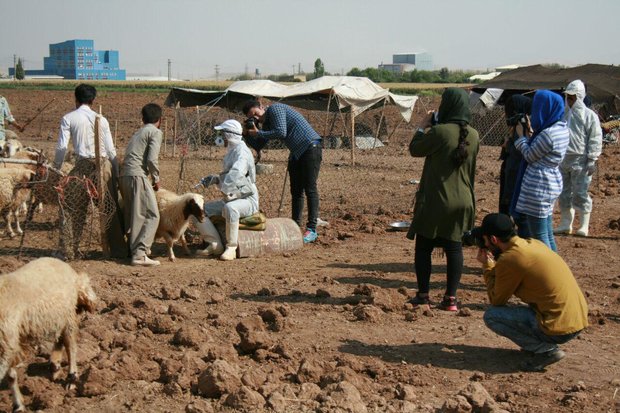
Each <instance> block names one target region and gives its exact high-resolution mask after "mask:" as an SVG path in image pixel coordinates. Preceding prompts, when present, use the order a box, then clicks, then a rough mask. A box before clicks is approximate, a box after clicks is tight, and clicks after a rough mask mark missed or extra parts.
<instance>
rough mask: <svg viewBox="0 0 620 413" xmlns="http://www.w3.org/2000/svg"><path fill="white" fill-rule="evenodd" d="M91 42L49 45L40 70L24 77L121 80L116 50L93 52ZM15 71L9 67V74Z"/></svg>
mask: <svg viewBox="0 0 620 413" xmlns="http://www.w3.org/2000/svg"><path fill="white" fill-rule="evenodd" d="M94 43H95V42H94V41H93V40H67V41H66V42H62V43H55V44H50V55H49V56H48V57H44V58H43V70H26V71H25V75H26V77H41V76H62V77H63V78H64V79H77V80H125V69H120V68H119V56H118V50H95V48H94ZM14 73H15V68H12V67H10V68H9V75H11V76H12V75H13V74H14Z"/></svg>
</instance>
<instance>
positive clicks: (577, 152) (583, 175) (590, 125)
mask: <svg viewBox="0 0 620 413" xmlns="http://www.w3.org/2000/svg"><path fill="white" fill-rule="evenodd" d="M564 93H565V95H566V103H567V108H568V110H567V113H566V121H567V123H568V129H569V136H570V141H569V144H568V149H567V150H566V156H565V157H564V160H563V161H562V163H561V164H560V172H561V173H562V181H563V189H562V193H561V194H560V197H559V205H560V212H561V216H562V217H561V220H560V225H559V226H558V227H557V228H556V229H555V231H554V232H555V233H556V234H572V233H573V228H572V227H573V220H574V218H575V212H578V214H579V215H578V217H579V223H580V225H579V228H577V230H576V231H575V232H574V234H575V235H578V236H582V237H587V236H588V227H589V225H590V213H591V212H592V198H591V197H590V195H589V194H588V188H589V187H590V182H591V181H592V174H593V173H594V171H595V170H596V161H597V159H598V157H599V155H600V154H601V149H602V145H603V133H602V131H601V125H600V122H599V119H598V116H597V114H596V113H594V111H593V110H591V109H589V108H587V107H586V105H585V103H584V98H585V96H586V88H585V85H584V84H583V82H582V81H581V80H574V81H572V82H571V83H569V84H568V86H567V87H566V90H565V91H564Z"/></svg>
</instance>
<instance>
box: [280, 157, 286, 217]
mask: <svg viewBox="0 0 620 413" xmlns="http://www.w3.org/2000/svg"><path fill="white" fill-rule="evenodd" d="M287 179H288V163H287V165H286V172H284V184H282V195H280V206H279V207H278V216H280V214H282V207H283V206H284V191H285V190H286V180H287Z"/></svg>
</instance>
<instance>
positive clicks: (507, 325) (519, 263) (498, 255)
mask: <svg viewBox="0 0 620 413" xmlns="http://www.w3.org/2000/svg"><path fill="white" fill-rule="evenodd" d="M471 236H472V237H474V238H476V240H477V241H476V243H477V244H478V245H479V246H480V245H482V244H484V247H481V248H479V250H478V256H477V259H478V261H479V262H480V263H481V264H482V269H483V273H484V282H485V284H486V287H487V293H488V295H489V301H490V303H491V307H489V308H488V309H487V310H486V311H485V313H484V322H485V324H486V325H487V327H488V328H490V329H491V330H492V331H494V332H495V333H497V334H499V335H501V336H504V337H506V338H508V339H510V340H512V341H513V342H514V343H515V344H517V345H518V346H519V347H521V348H522V349H523V350H525V351H527V352H529V353H530V358H529V360H527V361H526V362H525V363H523V365H522V366H521V367H522V369H523V370H528V371H542V370H544V369H545V367H546V366H548V365H550V364H553V363H556V362H558V361H560V360H561V359H563V358H564V357H565V355H566V354H565V353H564V352H563V351H562V350H560V349H559V347H558V344H563V343H566V342H568V341H569V340H571V339H573V338H575V337H576V336H577V335H579V333H581V331H582V330H583V329H584V328H586V327H587V326H588V305H587V303H586V300H585V298H584V296H583V294H582V292H581V290H580V288H579V285H577V281H576V280H575V277H574V276H573V273H572V272H571V270H570V269H569V268H568V265H566V263H565V262H564V260H562V258H561V257H560V256H559V255H558V254H556V253H555V252H553V251H551V250H550V249H549V248H545V247H544V245H543V244H542V243H541V242H540V241H538V240H536V239H523V238H520V237H518V236H517V235H516V233H515V230H514V224H513V222H512V220H511V219H510V217H509V216H508V215H505V214H496V213H493V214H489V215H487V216H485V217H484V219H483V220H482V225H481V226H480V227H477V228H474V229H472V231H471ZM513 295H514V296H516V297H517V298H519V299H521V300H522V301H523V302H524V303H526V304H527V306H526V305H510V306H509V305H507V303H508V300H509V299H510V297H512V296H513Z"/></svg>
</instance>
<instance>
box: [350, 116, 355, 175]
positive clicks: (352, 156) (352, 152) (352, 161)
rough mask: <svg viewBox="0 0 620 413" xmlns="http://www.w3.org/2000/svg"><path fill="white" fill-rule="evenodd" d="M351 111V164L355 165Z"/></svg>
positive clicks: (353, 122) (353, 121) (353, 119)
mask: <svg viewBox="0 0 620 413" xmlns="http://www.w3.org/2000/svg"><path fill="white" fill-rule="evenodd" d="M350 113H351V165H355V115H354V114H353V112H350Z"/></svg>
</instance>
